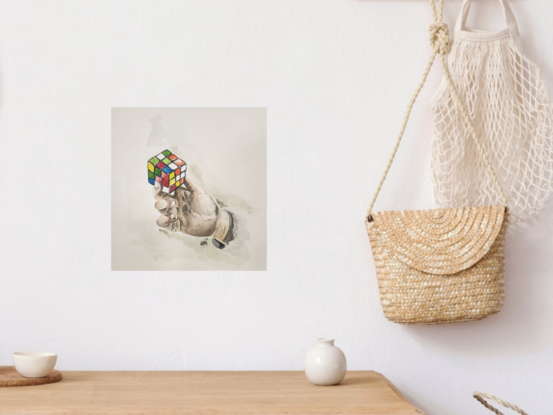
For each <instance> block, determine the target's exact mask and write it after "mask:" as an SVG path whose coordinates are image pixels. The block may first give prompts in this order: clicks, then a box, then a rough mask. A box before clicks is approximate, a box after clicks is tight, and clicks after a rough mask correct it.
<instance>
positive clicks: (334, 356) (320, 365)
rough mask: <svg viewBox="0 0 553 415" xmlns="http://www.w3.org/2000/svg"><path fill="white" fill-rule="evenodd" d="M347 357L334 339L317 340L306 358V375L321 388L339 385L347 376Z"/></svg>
mask: <svg viewBox="0 0 553 415" xmlns="http://www.w3.org/2000/svg"><path fill="white" fill-rule="evenodd" d="M346 370H347V364H346V356H345V355H344V352H342V351H341V350H340V349H339V348H338V347H336V346H334V339H317V344H316V345H315V346H314V347H313V348H312V349H311V350H309V352H307V356H306V357H305V375H306V376H307V379H309V380H310V381H311V382H313V383H314V384H315V385H319V386H330V385H337V384H338V383H340V382H341V381H342V379H344V376H346Z"/></svg>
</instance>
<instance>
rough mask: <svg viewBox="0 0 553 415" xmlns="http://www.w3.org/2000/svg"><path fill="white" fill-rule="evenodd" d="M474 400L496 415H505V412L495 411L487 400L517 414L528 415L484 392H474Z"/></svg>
mask: <svg viewBox="0 0 553 415" xmlns="http://www.w3.org/2000/svg"><path fill="white" fill-rule="evenodd" d="M472 396H474V398H475V399H476V400H477V401H478V402H480V403H481V404H482V405H484V406H485V407H486V408H488V409H489V410H490V411H492V412H494V413H496V414H497V415H503V412H500V411H499V410H497V409H495V408H494V407H493V406H491V405H490V404H489V403H488V402H487V401H486V400H487V399H489V400H490V401H494V402H497V403H498V404H500V405H503V406H504V407H505V408H509V409H512V410H513V411H515V412H518V413H519V414H520V415H528V414H527V413H526V412H524V411H523V410H522V409H520V408H519V407H518V406H515V405H513V404H511V403H509V402H505V401H503V400H501V399H499V398H496V397H495V396H492V395H488V394H486V393H482V392H474V394H473V395H472Z"/></svg>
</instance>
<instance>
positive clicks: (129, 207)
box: [111, 108, 267, 271]
mask: <svg viewBox="0 0 553 415" xmlns="http://www.w3.org/2000/svg"><path fill="white" fill-rule="evenodd" d="M165 149H169V150H171V151H173V152H174V153H175V154H177V155H178V156H179V157H181V158H183V159H184V160H185V161H186V163H187V164H188V173H187V174H188V177H190V178H192V179H193V180H194V181H195V182H196V183H199V184H200V185H201V186H203V187H204V189H205V190H206V191H207V192H209V193H210V194H211V195H213V196H214V198H216V199H217V200H218V201H220V202H222V204H223V205H226V206H224V207H226V208H227V209H229V210H230V211H232V212H233V213H235V214H236V215H237V217H239V218H240V219H241V222H240V229H239V231H240V238H241V239H242V241H241V242H243V244H244V247H245V250H242V252H240V253H235V254H233V253H232V251H231V252H228V251H229V250H228V249H225V250H220V249H218V248H216V247H215V246H213V244H212V241H211V238H199V237H194V236H190V235H186V234H184V233H180V232H178V233H175V232H168V231H166V230H160V228H159V227H158V226H157V225H156V219H157V218H158V217H159V216H160V215H159V213H158V212H157V210H156V209H155V208H154V203H155V200H154V197H153V194H152V185H150V184H149V183H148V177H147V167H146V162H147V160H148V159H149V158H151V157H152V156H154V155H156V154H158V153H160V152H161V151H163V150H165ZM111 177H112V183H111V185H112V192H111V194H112V250H111V251H112V270H114V271H124V270H144V271H151V270H266V269H267V265H266V264H267V126H266V110H265V109H264V108H113V109H112V176H111Z"/></svg>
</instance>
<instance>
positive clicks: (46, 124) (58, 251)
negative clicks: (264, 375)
mask: <svg viewBox="0 0 553 415" xmlns="http://www.w3.org/2000/svg"><path fill="white" fill-rule="evenodd" d="M446 3H447V4H446V8H447V12H446V18H447V20H448V22H449V23H450V24H451V23H452V20H453V18H454V15H455V13H456V12H457V10H458V9H459V7H460V4H461V3H460V0H446ZM475 3H477V7H475V11H480V15H479V18H477V19H475V20H474V19H473V22H476V23H478V24H479V27H481V28H495V27H496V26H499V24H500V23H501V22H500V19H499V18H495V19H491V17H492V16H493V15H499V13H498V11H499V7H498V6H497V4H494V3H495V2H491V1H486V0H478V1H475ZM482 3H485V4H482ZM511 3H512V4H513V8H514V10H515V13H516V14H517V16H518V18H519V24H520V28H521V32H522V36H523V40H524V45H525V48H526V52H527V54H528V55H529V56H530V57H531V58H532V59H534V60H535V61H536V62H537V63H538V65H540V66H541V67H542V69H543V71H544V73H545V74H546V76H547V83H548V85H549V86H550V88H551V89H553V51H552V50H551V47H550V45H551V44H552V42H553V31H551V26H552V24H553V2H551V1H549V0H531V1H529V0H513V1H512V2H511ZM487 20H490V21H487ZM491 20H493V21H491ZM429 24H430V12H429V5H428V4H427V2H426V1H423V0H396V1H383V0H278V1H276V0H241V1H240V0H201V1H200V0H196V1H113V0H109V1H107V0H106V1H74V0H67V1H48V2H46V1H38V0H37V1H20V0H12V1H1V2H0V31H1V33H0V42H1V43H0V48H1V49H0V76H1V78H0V139H1V145H0V152H1V153H0V160H1V164H0V165H1V169H2V172H3V173H2V180H1V186H2V190H3V191H2V194H3V196H2V204H1V207H0V212H1V215H0V229H1V230H2V249H1V251H0V252H1V253H0V260H1V264H2V271H1V288H0V316H1V318H0V364H9V363H10V353H11V352H12V351H15V350H20V349H45V350H51V351H55V352H58V353H59V355H60V358H59V367H60V368H61V369H64V370H75V369H85V370H106V369H152V370H156V369H158V370H163V369H171V370H172V369H228V370H240V369H274V370H280V369H298V370H299V369H301V368H302V362H303V358H304V354H305V352H306V350H307V349H308V348H309V347H310V346H311V344H312V343H313V342H314V339H315V338H316V337H317V336H322V335H324V336H334V337H336V339H337V344H338V345H339V346H341V347H342V348H343V350H344V351H345V353H346V355H347V357H348V361H349V367H350V368H351V369H375V370H378V371H380V372H382V373H384V374H385V375H386V376H388V377H389V378H390V379H391V380H392V381H393V382H394V383H395V384H396V385H397V386H398V387H399V389H400V390H401V391H403V392H404V393H405V395H406V396H407V397H408V398H409V399H411V400H412V401H413V403H415V404H417V405H418V406H420V407H421V408H422V409H423V410H425V411H427V412H428V413H429V414H435V415H439V414H457V415H461V414H463V415H465V414H476V413H486V410H485V409H484V408H483V407H482V408H480V407H479V406H478V405H479V404H477V403H476V401H473V399H472V398H471V394H472V391H473V390H481V391H486V392H489V393H494V394H497V395H499V396H501V397H503V398H505V399H507V400H510V401H512V402H514V403H517V404H519V405H520V406H522V407H523V408H525V409H526V410H527V411H528V412H529V413H532V414H540V413H548V412H550V409H549V407H550V400H551V399H550V398H551V396H552V395H553V373H552V372H553V370H552V369H553V347H552V346H553V335H552V331H551V325H552V323H553V302H552V301H551V297H552V295H553V278H552V277H553V276H552V275H551V273H552V269H553V259H552V257H551V252H552V249H553V240H552V238H551V232H552V231H553V210H552V209H551V207H550V208H549V209H548V211H546V212H544V213H543V214H542V215H541V216H540V217H539V218H537V219H536V220H533V221H532V222H530V223H527V224H525V225H524V226H519V227H517V228H513V229H511V230H510V232H509V239H508V247H507V255H508V260H507V276H506V278H507V298H506V304H505V308H504V310H503V311H502V312H501V313H500V314H499V315H497V316H494V317H492V318H489V319H487V320H484V321H482V322H477V323H467V324H459V325H450V326H444V327H404V326H400V325H394V324H392V323H389V322H387V321H386V320H385V319H384V317H383V316H382V312H381V310H380V305H379V300H378V292H377V286H376V281H375V276H374V270H373V263H372V258H371V255H370V251H369V243H368V239H367V237H366V235H365V230H364V226H363V213H364V210H365V207H366V205H367V203H368V201H369V199H370V194H371V192H372V191H373V189H374V187H375V185H376V183H377V181H378V178H379V177H380V174H381V171H382V169H383V167H384V163H385V160H386V159H387V157H388V154H389V151H390V149H391V147H392V142H393V139H394V138H395V135H396V133H397V131H398V126H399V122H400V119H401V116H402V114H403V111H404V106H405V104H406V101H407V100H408V98H409V97H410V95H411V93H412V90H413V87H414V86H415V85H416V83H417V82H418V79H419V76H420V73H421V71H422V69H423V66H424V63H425V61H426V59H427V56H428V54H429V51H430V48H429V46H428V44H427V38H428V34H427V26H428V25H429ZM435 69H436V70H434V71H433V73H432V75H431V79H430V82H429V87H428V88H426V89H425V91H424V94H423V97H422V100H421V103H420V105H419V106H418V108H417V110H416V111H415V114H414V116H413V123H412V124H411V126H410V128H409V130H408V134H407V136H406V139H405V143H404V145H403V147H401V149H400V153H399V155H398V159H397V164H396V165H394V168H393V170H392V172H391V176H390V180H389V182H388V183H387V185H386V186H385V188H384V190H383V193H382V197H381V200H380V208H397V209H401V208H418V207H430V206H432V197H431V187H430V179H429V171H428V158H429V154H428V149H429V141H430V114H429V112H428V110H427V109H426V108H425V106H424V102H425V101H426V100H427V98H428V97H429V96H430V95H431V93H432V92H433V90H434V88H435V87H436V86H437V84H438V82H439V71H438V70H437V67H436V68H435ZM126 106H148V107H153V106H165V107H170V106H177V107H180V106H202V107H209V106H216V107H225V106H255V107H268V109H269V110H268V125H269V131H268V137H269V143H268V154H269V159H268V163H269V167H268V169H269V172H268V177H269V179H268V189H269V199H268V203H269V205H268V206H269V207H268V215H269V228H268V247H269V248H268V249H269V252H268V268H269V271H268V272H248V273H240V272H236V273H235V272H221V273H218V272H148V273H146V272H111V271H110V205H111V203H110V112H111V107H126Z"/></svg>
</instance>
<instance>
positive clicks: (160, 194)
mask: <svg viewBox="0 0 553 415" xmlns="http://www.w3.org/2000/svg"><path fill="white" fill-rule="evenodd" d="M162 187H163V186H161V185H160V184H159V183H158V182H156V183H155V184H154V188H153V189H152V192H153V193H154V198H155V199H156V200H159V199H161V198H162V197H163V192H162V191H161V190H162Z"/></svg>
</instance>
